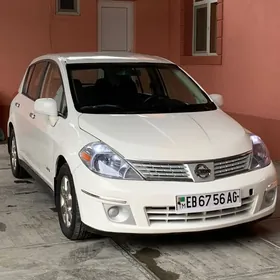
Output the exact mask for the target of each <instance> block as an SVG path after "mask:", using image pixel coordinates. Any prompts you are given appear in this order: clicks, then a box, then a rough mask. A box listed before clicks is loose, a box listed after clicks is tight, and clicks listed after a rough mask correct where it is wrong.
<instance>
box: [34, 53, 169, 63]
mask: <svg viewBox="0 0 280 280" xmlns="http://www.w3.org/2000/svg"><path fill="white" fill-rule="evenodd" d="M47 59H50V60H55V61H63V62H65V63H66V64H73V63H106V62H107V63H124V62H131V63H139V62H140V63H141V62H142V63H168V64H170V63H171V64H173V62H171V61H169V60H167V59H165V58H162V57H159V56H151V55H144V54H137V53H131V52H81V53H54V54H47V55H43V56H40V57H37V58H36V59H34V60H33V61H32V63H34V62H38V61H40V60H47Z"/></svg>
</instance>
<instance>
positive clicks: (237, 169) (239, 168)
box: [214, 153, 251, 178]
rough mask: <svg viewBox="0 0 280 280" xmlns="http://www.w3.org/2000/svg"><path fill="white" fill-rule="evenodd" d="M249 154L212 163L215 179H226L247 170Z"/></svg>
mask: <svg viewBox="0 0 280 280" xmlns="http://www.w3.org/2000/svg"><path fill="white" fill-rule="evenodd" d="M250 159H251V153H246V154H243V155H239V156H235V157H231V158H225V159H220V160H215V161H214V173H215V178H222V177H228V176H231V175H234V174H237V173H242V172H246V171H248V169H249V164H250Z"/></svg>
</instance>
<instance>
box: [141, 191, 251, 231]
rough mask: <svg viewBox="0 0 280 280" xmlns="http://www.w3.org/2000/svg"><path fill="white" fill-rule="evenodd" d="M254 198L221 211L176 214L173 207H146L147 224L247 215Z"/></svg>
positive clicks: (200, 220)
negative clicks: (238, 205)
mask: <svg viewBox="0 0 280 280" xmlns="http://www.w3.org/2000/svg"><path fill="white" fill-rule="evenodd" d="M253 203H254V197H253V196H250V197H247V198H243V199H242V205H241V206H240V207H234V208H228V209H223V210H215V211H207V212H197V213H187V214H177V213H176V211H175V207H174V206H169V207H146V208H145V211H146V215H147V219H148V222H149V224H150V225H151V226H152V225H156V224H166V223H177V224H178V223H193V222H205V221H211V220H219V219H224V218H229V217H234V216H242V215H246V214H248V213H249V212H250V211H251V209H252V206H253Z"/></svg>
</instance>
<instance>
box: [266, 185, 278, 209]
mask: <svg viewBox="0 0 280 280" xmlns="http://www.w3.org/2000/svg"><path fill="white" fill-rule="evenodd" d="M275 196H276V188H273V189H271V190H268V191H266V192H265V193H264V202H265V203H266V204H268V205H270V204H272V203H273V201H274V199H275Z"/></svg>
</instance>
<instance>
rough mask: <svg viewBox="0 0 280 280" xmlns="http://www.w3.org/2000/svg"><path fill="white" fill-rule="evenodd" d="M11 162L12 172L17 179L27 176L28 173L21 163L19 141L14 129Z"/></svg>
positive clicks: (11, 139)
mask: <svg viewBox="0 0 280 280" xmlns="http://www.w3.org/2000/svg"><path fill="white" fill-rule="evenodd" d="M10 147H11V150H10V163H11V169H12V173H13V175H14V177H15V178H17V179H23V178H27V177H29V176H28V173H27V172H26V171H25V170H24V168H23V167H22V166H21V165H20V162H19V158H18V149H17V142H16V136H15V132H14V130H13V129H12V130H11V133H10Z"/></svg>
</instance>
